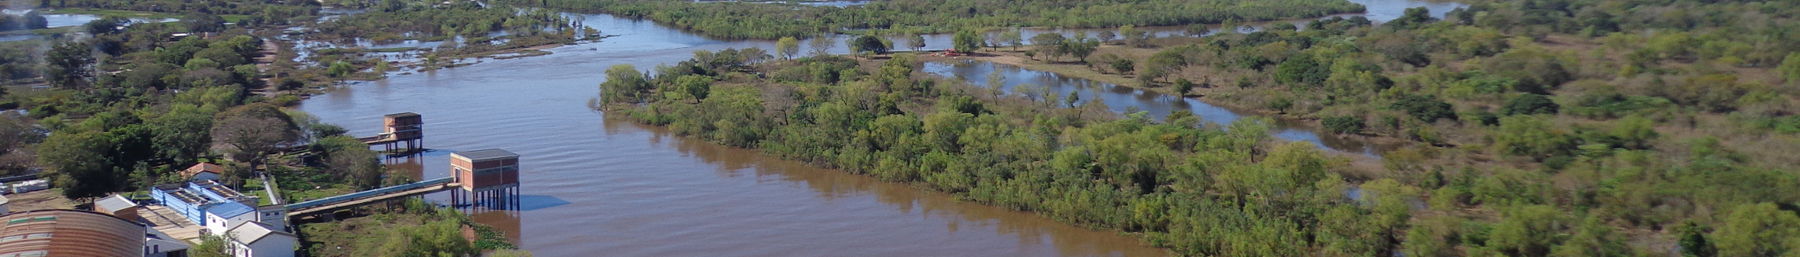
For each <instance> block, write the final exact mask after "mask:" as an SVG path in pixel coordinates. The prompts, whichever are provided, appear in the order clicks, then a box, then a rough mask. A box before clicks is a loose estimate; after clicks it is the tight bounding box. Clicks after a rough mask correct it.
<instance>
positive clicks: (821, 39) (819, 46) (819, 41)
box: [806, 35, 837, 56]
mask: <svg viewBox="0 0 1800 257" xmlns="http://www.w3.org/2000/svg"><path fill="white" fill-rule="evenodd" d="M806 43H807V46H808V47H810V48H812V55H813V56H826V55H831V46H832V45H837V37H834V36H832V35H819V36H816V37H813V38H812V41H806Z"/></svg>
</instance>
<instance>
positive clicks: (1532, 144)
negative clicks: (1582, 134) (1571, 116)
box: [1494, 116, 1575, 160]
mask: <svg viewBox="0 0 1800 257" xmlns="http://www.w3.org/2000/svg"><path fill="white" fill-rule="evenodd" d="M1494 141H1495V142H1494V143H1495V145H1497V146H1498V147H1500V149H1501V151H1502V152H1504V153H1506V154H1511V155H1516V156H1529V157H1532V158H1534V159H1537V160H1543V159H1545V158H1550V157H1552V156H1555V155H1560V154H1564V153H1566V152H1567V151H1568V150H1569V149H1570V148H1573V147H1574V144H1575V142H1574V139H1573V138H1571V136H1570V132H1568V131H1567V130H1566V129H1565V128H1563V127H1561V126H1556V125H1554V124H1551V123H1550V121H1548V120H1546V119H1545V118H1542V117H1536V116H1508V117H1502V118H1500V131H1499V132H1498V134H1497V135H1495V139H1494Z"/></svg>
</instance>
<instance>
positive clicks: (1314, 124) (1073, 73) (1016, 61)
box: [913, 45, 1415, 171]
mask: <svg viewBox="0 0 1800 257" xmlns="http://www.w3.org/2000/svg"><path fill="white" fill-rule="evenodd" d="M1107 47H1118V46H1111V45H1109V46H1107ZM926 52H930V51H919V52H913V53H915V54H918V53H926ZM1019 53H1020V51H1012V50H1001V51H997V52H976V54H974V55H968V56H955V57H946V56H934V55H928V54H921V55H919V60H920V61H927V62H930V61H957V60H970V61H979V62H989V63H994V64H1002V65H1011V66H1015V67H1019V68H1021V69H1026V70H1032V71H1040V72H1049V73H1055V74H1057V75H1062V76H1068V77H1074V78H1080V79H1087V80H1093V81H1098V82H1102V83H1108V84H1113V85H1116V86H1121V87H1128V88H1132V89H1137V90H1144V91H1150V92H1156V93H1159V94H1164V95H1171V96H1173V95H1176V94H1175V93H1174V90H1173V88H1172V87H1168V86H1163V87H1145V86H1143V85H1139V84H1138V83H1137V81H1136V80H1135V79H1133V78H1132V77H1127V76H1126V75H1119V74H1104V73H1099V72H1097V71H1094V70H1092V69H1088V68H1086V67H1082V66H1081V65H1082V64H1080V63H1072V62H1071V63H1045V62H1044V61H1042V60H1032V59H1030V58H1027V57H1025V56H1023V55H1022V54H1019ZM1121 82H1123V83H1121ZM1208 89H1209V88H1201V87H1195V88H1193V89H1192V90H1190V93H1189V94H1181V95H1180V97H1182V98H1186V99H1194V100H1199V101H1201V102H1204V103H1206V104H1209V105H1213V106H1218V107H1220V108H1224V109H1226V110H1230V111H1233V112H1239V113H1240V114H1242V115H1251V116H1260V117H1265V118H1269V119H1272V120H1274V121H1275V122H1278V123H1281V122H1285V123H1284V124H1283V125H1287V126H1288V127H1301V128H1304V129H1306V130H1309V131H1311V132H1314V133H1316V134H1318V135H1319V137H1321V138H1323V137H1333V138H1338V139H1351V140H1356V141H1359V142H1361V143H1364V144H1369V145H1371V147H1373V148H1374V149H1373V150H1374V151H1375V152H1374V153H1373V154H1375V156H1370V155H1369V154H1364V153H1360V152H1348V151H1328V153H1330V154H1331V155H1335V156H1341V157H1345V158H1347V159H1349V161H1350V164H1351V165H1352V166H1354V167H1355V169H1358V170H1368V171H1381V170H1385V169H1386V168H1385V167H1384V165H1385V163H1384V160H1385V158H1383V157H1381V156H1380V155H1381V154H1384V153H1386V152H1388V151H1392V150H1395V149H1398V148H1402V147H1406V146H1409V145H1412V144H1414V143H1415V142H1412V141H1409V140H1405V139H1402V138H1398V137H1393V136H1387V135H1376V134H1367V133H1361V134H1337V133H1330V132H1327V131H1323V128H1322V127H1321V126H1320V125H1319V124H1318V120H1319V119H1318V118H1307V117H1297V116H1292V115H1288V114H1286V113H1282V112H1276V111H1271V110H1267V109H1262V108H1252V107H1249V106H1244V105H1241V104H1236V103H1231V102H1229V101H1211V100H1209V99H1208V98H1207V97H1206V96H1207V95H1208V94H1205V93H1201V94H1194V93H1191V92H1206V91H1214V90H1208ZM1321 147H1323V146H1321Z"/></svg>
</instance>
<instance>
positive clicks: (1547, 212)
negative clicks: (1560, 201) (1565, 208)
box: [1487, 205, 1568, 256]
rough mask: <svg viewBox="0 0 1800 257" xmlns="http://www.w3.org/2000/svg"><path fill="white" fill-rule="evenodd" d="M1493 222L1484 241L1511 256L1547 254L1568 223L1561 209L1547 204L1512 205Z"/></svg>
mask: <svg viewBox="0 0 1800 257" xmlns="http://www.w3.org/2000/svg"><path fill="white" fill-rule="evenodd" d="M1504 216H1505V217H1503V218H1501V220H1500V223H1498V224H1494V230H1493V232H1492V234H1490V235H1489V237H1488V240H1487V245H1488V246H1489V247H1493V248H1494V249H1497V250H1500V251H1503V252H1507V253H1509V254H1510V255H1512V256H1546V255H1547V254H1549V253H1550V248H1551V247H1552V246H1555V245H1556V244H1557V241H1558V238H1557V237H1556V235H1557V234H1559V233H1561V232H1562V231H1563V229H1565V228H1566V227H1568V224H1566V223H1567V221H1565V218H1564V217H1563V216H1562V211H1559V210H1557V209H1556V207H1551V206H1546V205H1526V206H1520V207H1517V208H1513V209H1512V210H1511V211H1509V212H1507V213H1506V214H1505V215H1504Z"/></svg>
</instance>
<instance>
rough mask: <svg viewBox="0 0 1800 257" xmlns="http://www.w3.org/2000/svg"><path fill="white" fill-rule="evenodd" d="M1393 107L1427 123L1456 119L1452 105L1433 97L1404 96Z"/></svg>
mask: <svg viewBox="0 0 1800 257" xmlns="http://www.w3.org/2000/svg"><path fill="white" fill-rule="evenodd" d="M1391 107H1392V108H1394V109H1396V110H1400V111H1404V112H1406V113H1407V114H1410V115H1412V116H1413V118H1418V119H1419V120H1421V121H1425V122H1434V121H1437V120H1438V119H1452V120H1454V119H1456V112H1455V111H1453V110H1452V108H1451V106H1450V103H1446V102H1444V101H1443V100H1438V99H1437V97H1433V96H1431V95H1407V96H1402V97H1400V99H1399V100H1397V101H1394V104H1393V105H1392V106H1391Z"/></svg>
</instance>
